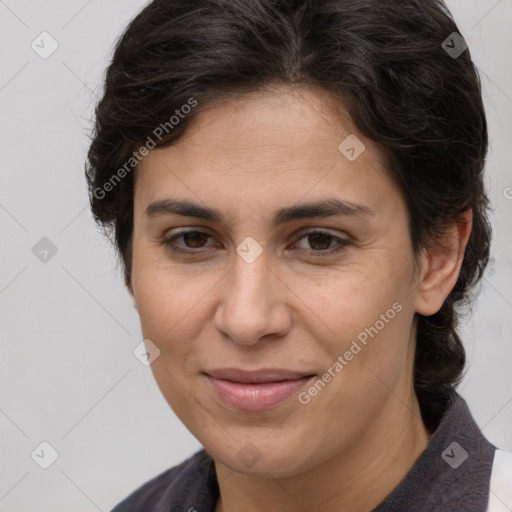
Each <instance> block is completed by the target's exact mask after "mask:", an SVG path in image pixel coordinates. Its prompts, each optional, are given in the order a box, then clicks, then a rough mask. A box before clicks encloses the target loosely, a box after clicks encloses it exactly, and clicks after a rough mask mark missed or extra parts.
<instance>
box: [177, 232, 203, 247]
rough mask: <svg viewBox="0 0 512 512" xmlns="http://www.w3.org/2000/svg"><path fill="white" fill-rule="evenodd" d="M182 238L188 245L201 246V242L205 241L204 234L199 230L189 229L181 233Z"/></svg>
mask: <svg viewBox="0 0 512 512" xmlns="http://www.w3.org/2000/svg"><path fill="white" fill-rule="evenodd" d="M183 239H184V240H185V243H186V244H187V245H188V246H190V247H201V246H202V245H204V244H202V243H201V242H205V241H206V240H205V239H206V235H205V234H204V233H200V232H199V231H191V232H189V233H185V234H184V235H183Z"/></svg>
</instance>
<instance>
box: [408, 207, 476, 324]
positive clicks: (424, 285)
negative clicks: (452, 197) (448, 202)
mask: <svg viewBox="0 0 512 512" xmlns="http://www.w3.org/2000/svg"><path fill="white" fill-rule="evenodd" d="M472 218H473V216H472V211H471V210H467V211H466V212H464V213H463V214H462V215H461V216H460V217H459V219H458V220H457V221H456V222H454V223H453V224H452V226H451V227H450V229H449V231H448V233H447V234H446V235H445V236H444V237H443V238H442V239H439V240H438V241H437V242H436V243H435V245H432V246H431V247H429V248H428V249H425V253H424V255H423V257H422V268H421V272H420V277H419V283H418V285H417V290H416V300H415V311H416V312H417V313H419V314H420V315H423V316H430V315H433V314H435V313H437V312H438V311H439V310H440V309H441V306H442V305H443V302H444V301H445V299H446V298H447V297H448V295H449V294H450V292H451V291H452V289H453V287H454V286H455V283H456V282H457V279H458V277H459V273H460V269H461V266H462V261H463V260H464V252H465V250H466V246H467V243H468V240H469V235H470V234H471V227H472Z"/></svg>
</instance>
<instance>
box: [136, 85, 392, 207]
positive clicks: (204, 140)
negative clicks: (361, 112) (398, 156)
mask: <svg viewBox="0 0 512 512" xmlns="http://www.w3.org/2000/svg"><path fill="white" fill-rule="evenodd" d="M347 150H348V153H347ZM354 156H355V157H356V158H354ZM136 176H137V179H136V186H135V196H136V203H139V204H141V205H142V204H147V203H149V202H151V201H154V200H157V199H161V198H163V196H164V195H165V194H166V193H168V192H169V191H172V192H173V195H175V194H176V193H179V194H181V195H183V194H184V195H185V196H187V197H190V198H192V197H193V196H196V197H195V199H197V198H199V199H203V198H204V199H205V200H208V201H209V200H210V199H212V200H215V199H217V200H218V204H220V203H222V201H223V200H224V199H226V198H228V197H229V198H230V199H233V197H234V195H236V196H238V197H240V200H241V201H242V202H248V201H249V202H251V204H261V205H265V204H266V205H268V204H269V203H271V202H274V203H276V205H277V204H278V203H283V202H286V203H291V202H295V201H299V200H300V199H301V198H302V197H305V196H308V197H307V199H318V198H321V197H322V196H325V194H327V193H329V194H330V195H331V196H332V194H333V193H334V194H336V193H339V194H342V195H343V197H344V199H346V200H348V201H350V200H354V201H355V200H356V199H357V200H358V201H359V200H360V199H361V198H364V196H368V197H369V196H372V195H373V196H375V194H374V192H375V190H376V189H379V188H380V189H382V188H389V187H391V188H395V187H394V186H393V184H392V183H391V181H390V178H389V176H388V173H387V171H386V170H385V165H384V161H383V156H382V152H381V150H380V148H379V147H378V146H377V145H376V144H374V143H373V142H372V141H370V140H368V139H366V138H365V137H363V136H362V135H361V134H359V133H358V132H357V130H356V129H355V127H354V126H353V123H352V121H351V119H350V117H349V115H348V113H347V111H346V110H345V108H344V106H343V105H342V104H341V103H340V102H337V103H336V102H335V101H333V99H332V97H330V96H329V95H328V94H327V93H324V92H322V91H320V90H311V89H290V88H284V87H282V88H274V89H271V90H266V91H259V92H257V93H252V94H246V95H243V96H241V97H237V98H234V99H231V100H228V101H223V102H222V103H219V104H214V105H211V106H209V107H207V108H205V109H204V110H202V111H201V112H199V113H198V114H197V116H196V117H194V118H193V119H192V120H191V122H190V124H189V125H188V126H187V130H186V132H185V134H184V136H182V138H181V139H179V140H178V141H177V142H176V143H174V144H173V145H171V146H167V147H165V148H162V149H155V150H152V151H150V152H149V154H148V155H147V156H146V157H145V158H144V160H143V162H141V164H139V167H138V169H137V173H136ZM351 196H352V197H351ZM388 197H389V196H388ZM374 199H375V198H374Z"/></svg>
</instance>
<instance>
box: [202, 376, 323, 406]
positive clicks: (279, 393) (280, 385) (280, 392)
mask: <svg viewBox="0 0 512 512" xmlns="http://www.w3.org/2000/svg"><path fill="white" fill-rule="evenodd" d="M204 375H205V376H206V377H207V379H208V381H209V382H210V384H211V386H212V388H213V390H214V391H215V393H216V395H217V396H218V397H219V398H220V399H221V400H222V402H223V403H224V404H226V405H228V406H230V407H232V408H234V409H238V410H242V411H262V410H266V409H271V408H273V407H276V406H277V405H279V404H282V403H283V402H285V401H286V400H287V399H288V398H290V397H291V396H292V395H294V394H295V393H297V392H299V390H300V389H301V388H302V387H303V386H305V385H306V383H307V382H309V381H310V380H311V379H312V378H313V377H315V375H314V374H312V373H307V372H293V371H289V370H282V369H264V370H253V371H246V370H241V369H238V368H223V369H217V370H209V371H207V372H204Z"/></svg>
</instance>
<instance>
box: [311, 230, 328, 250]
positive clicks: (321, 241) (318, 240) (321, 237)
mask: <svg viewBox="0 0 512 512" xmlns="http://www.w3.org/2000/svg"><path fill="white" fill-rule="evenodd" d="M307 238H308V242H309V246H310V247H311V248H312V249H315V250H325V249H329V247H330V245H331V242H332V240H333V238H334V237H333V236H332V235H328V234H327V233H312V234H310V235H308V236H307Z"/></svg>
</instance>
